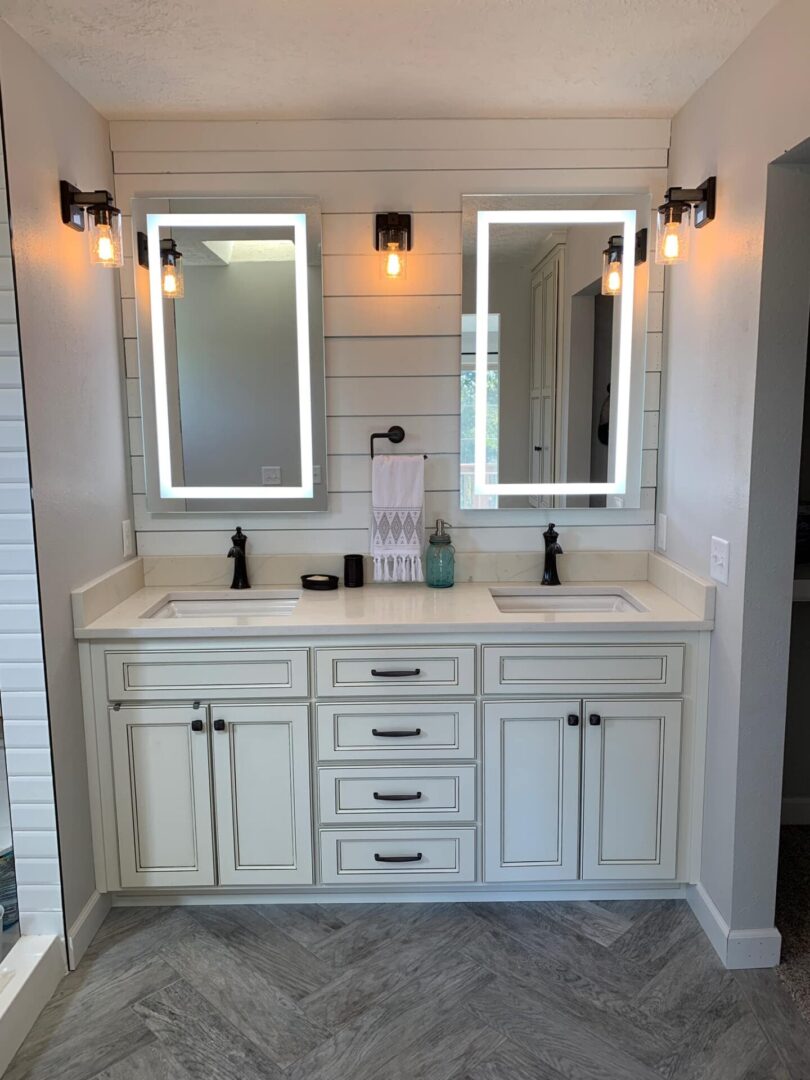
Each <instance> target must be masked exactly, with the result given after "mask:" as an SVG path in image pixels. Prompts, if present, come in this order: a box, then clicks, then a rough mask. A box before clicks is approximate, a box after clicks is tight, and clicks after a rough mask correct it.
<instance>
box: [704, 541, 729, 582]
mask: <svg viewBox="0 0 810 1080" xmlns="http://www.w3.org/2000/svg"><path fill="white" fill-rule="evenodd" d="M730 547H731V545H730V544H729V542H728V540H723V539H722V538H721V537H719V536H713V537H712V546H711V552H710V554H709V576H710V577H712V578H713V579H714V580H715V581H719V582H720V584H721V585H728V564H729V556H730Z"/></svg>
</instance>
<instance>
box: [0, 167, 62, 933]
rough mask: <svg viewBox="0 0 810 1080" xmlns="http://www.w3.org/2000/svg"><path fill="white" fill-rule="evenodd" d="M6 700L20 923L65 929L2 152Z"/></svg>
mask: <svg viewBox="0 0 810 1080" xmlns="http://www.w3.org/2000/svg"><path fill="white" fill-rule="evenodd" d="M0 703H1V704H2V710H3V731H4V736H5V746H6V767H7V770H8V787H9V801H10V804H11V828H12V837H13V843H14V856H15V862H16V871H17V892H18V900H19V908H20V929H21V931H22V933H24V934H62V933H63V920H62V890H61V878H60V870H59V851H58V846H57V835H56V809H55V805H54V787H53V776H52V771H51V742H50V730H49V727H48V704H47V699H46V695H45V669H44V666H43V659H42V628H41V623H40V612H39V590H38V587H37V565H36V556H35V552H34V527H33V522H32V513H31V485H30V481H29V473H28V451H27V445H26V435H25V411H24V404H23V391H22V376H21V372H20V348H19V338H18V333H17V315H16V304H15V298H14V275H13V267H12V261H11V238H10V234H9V225H8V200H7V198H6V186H5V169H4V166H3V161H2V157H0Z"/></svg>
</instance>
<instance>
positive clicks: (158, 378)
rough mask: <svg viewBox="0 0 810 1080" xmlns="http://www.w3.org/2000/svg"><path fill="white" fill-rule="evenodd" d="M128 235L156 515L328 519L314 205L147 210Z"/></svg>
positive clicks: (138, 207)
mask: <svg viewBox="0 0 810 1080" xmlns="http://www.w3.org/2000/svg"><path fill="white" fill-rule="evenodd" d="M133 230H134V236H133V247H134V249H135V250H136V251H138V254H139V260H138V265H136V270H135V277H136V294H137V315H138V353H139V360H140V379H141V401H142V406H143V407H142V413H143V434H144V457H145V472H146V500H147V507H148V509H149V510H150V511H152V512H157V513H160V512H163V513H167V512H171V513H176V512H186V511H191V512H195V511H202V512H210V511H227V510H234V511H244V510H250V511H254V512H256V511H259V512H261V511H281V510H283V511H290V510H324V509H326V501H327V495H326V491H327V487H326V421H325V406H324V359H323V289H322V279H321V220H320V208H319V205H318V202H317V200H316V199H310V198H301V199H276V198H266V199H226V198H220V199H210V198H187V197H183V198H169V199H166V198H141V199H135V200H133ZM167 273H168V275H169V278H170V281H169V285H170V286H171V287H168V286H167Z"/></svg>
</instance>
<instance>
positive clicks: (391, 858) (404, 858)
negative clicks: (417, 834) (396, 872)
mask: <svg viewBox="0 0 810 1080" xmlns="http://www.w3.org/2000/svg"><path fill="white" fill-rule="evenodd" d="M421 861H422V852H421V851H420V852H419V854H418V855H377V854H376V853H375V855H374V862H421Z"/></svg>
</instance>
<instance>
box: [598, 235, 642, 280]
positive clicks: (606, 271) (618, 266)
mask: <svg viewBox="0 0 810 1080" xmlns="http://www.w3.org/2000/svg"><path fill="white" fill-rule="evenodd" d="M623 249H624V238H623V237H622V236H621V235H616V236H611V237H609V239H608V245H607V247H606V248H605V250H604V251H603V252H602V296H618V295H619V293H620V292H621V291H622V275H623V273H624V271H623V265H622V254H623ZM646 261H647V230H646V229H640V230H639V231H638V232H637V233H636V250H635V265H636V266H639V265H640V264H641V263H645V262H646Z"/></svg>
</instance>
